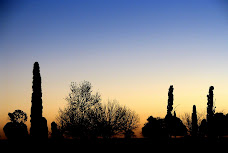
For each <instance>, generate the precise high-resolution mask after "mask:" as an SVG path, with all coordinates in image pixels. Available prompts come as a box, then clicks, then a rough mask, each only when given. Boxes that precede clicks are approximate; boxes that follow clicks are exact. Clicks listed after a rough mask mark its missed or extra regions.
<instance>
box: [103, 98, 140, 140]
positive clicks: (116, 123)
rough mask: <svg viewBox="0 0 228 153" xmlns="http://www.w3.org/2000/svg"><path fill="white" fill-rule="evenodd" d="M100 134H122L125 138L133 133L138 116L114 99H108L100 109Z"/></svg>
mask: <svg viewBox="0 0 228 153" xmlns="http://www.w3.org/2000/svg"><path fill="white" fill-rule="evenodd" d="M101 110H102V111H101V114H102V115H100V116H101V126H100V127H102V130H101V131H102V133H101V134H102V136H103V137H105V138H110V137H112V136H114V135H118V134H124V136H125V138H130V137H132V136H133V135H134V132H133V130H135V129H136V128H137V127H138V126H139V116H138V114H136V113H135V112H134V111H132V110H131V109H129V108H127V107H126V106H121V105H119V103H118V102H116V101H113V102H112V101H108V103H107V104H104V105H102V109H101Z"/></svg>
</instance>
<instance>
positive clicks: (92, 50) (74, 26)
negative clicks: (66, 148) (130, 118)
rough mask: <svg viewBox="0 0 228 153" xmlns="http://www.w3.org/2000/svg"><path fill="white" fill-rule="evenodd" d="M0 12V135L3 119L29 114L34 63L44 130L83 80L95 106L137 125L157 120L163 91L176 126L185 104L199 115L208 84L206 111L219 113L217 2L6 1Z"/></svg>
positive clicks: (225, 65)
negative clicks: (118, 111)
mask: <svg viewBox="0 0 228 153" xmlns="http://www.w3.org/2000/svg"><path fill="white" fill-rule="evenodd" d="M0 6H1V8H0V72H1V73H0V75H1V77H0V129H2V127H3V126H4V125H5V124H6V122H8V121H9V120H8V116H7V114H8V112H13V111H14V110H16V109H21V110H23V111H25V112H26V113H27V114H28V116H29V115H30V107H31V94H32V69H33V64H34V62H35V61H38V62H39V64H40V71H41V77H42V92H43V107H44V108H43V116H45V117H46V118H47V120H48V126H49V130H50V123H51V122H52V121H54V120H55V117H56V115H57V114H58V110H59V108H63V107H64V106H65V105H66V101H65V100H64V98H65V97H66V96H67V94H68V93H69V85H70V83H71V82H81V81H83V80H87V81H90V82H91V83H92V85H93V89H94V91H98V92H100V93H101V95H102V99H103V102H105V101H107V100H108V99H116V100H118V101H119V103H120V104H123V105H126V106H128V107H129V108H131V109H133V110H135V111H136V112H137V113H138V114H139V115H140V118H141V126H143V124H144V123H145V122H146V119H147V117H148V116H150V115H153V116H154V117H164V116H165V115H166V106H167V99H168V88H169V86H170V85H174V107H175V106H177V105H178V107H176V113H177V116H179V117H180V116H181V115H182V114H184V113H185V112H188V113H189V112H191V111H192V106H193V105H194V104H195V105H196V106H197V111H198V112H206V103H207V98H206V95H207V94H208V90H209V86H211V85H213V86H214V87H215V90H214V94H215V105H216V111H223V112H225V113H228V3H227V2H225V1H222V0H217V1H216V0H189V1H183V0H178V1H177V0H173V1H170V0H157V1H155V0H150V1H149V0H81V1H79V0H74V1H73V0H39V1H35V0H34V1H32V0H27V1H25V0H22V1H16V0H12V1H3V2H1V5H0ZM26 124H27V125H28V127H29V126H30V118H28V121H27V122H26ZM0 135H3V134H2V132H1V130H0Z"/></svg>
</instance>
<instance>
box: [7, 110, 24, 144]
mask: <svg viewBox="0 0 228 153" xmlns="http://www.w3.org/2000/svg"><path fill="white" fill-rule="evenodd" d="M8 116H9V118H10V121H11V122H8V123H7V124H6V125H5V126H4V128H3V131H4V133H5V135H6V137H7V138H8V139H9V140H18V141H19V140H24V139H26V138H27V137H28V130H27V126H26V125H25V124H24V122H26V121H27V114H26V113H25V112H23V111H21V110H15V111H14V112H13V113H8Z"/></svg>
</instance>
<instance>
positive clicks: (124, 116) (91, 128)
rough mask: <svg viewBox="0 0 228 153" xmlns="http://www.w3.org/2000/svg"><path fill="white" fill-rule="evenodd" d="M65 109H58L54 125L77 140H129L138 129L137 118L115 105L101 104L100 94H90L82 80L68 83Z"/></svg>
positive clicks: (87, 86)
mask: <svg viewBox="0 0 228 153" xmlns="http://www.w3.org/2000/svg"><path fill="white" fill-rule="evenodd" d="M66 100H67V102H68V106H67V107H66V108H65V109H64V110H62V109H60V111H59V115H58V122H59V125H60V129H62V131H64V132H65V134H66V135H69V136H72V137H80V138H81V139H88V138H96V137H98V136H102V137H104V138H110V137H112V136H113V135H117V134H124V135H125V137H126V138H129V137H131V136H132V134H133V130H134V129H136V128H137V127H138V123H139V117H138V115H137V114H136V113H135V112H134V111H132V110H130V109H128V108H127V107H125V106H121V105H119V104H118V103H117V102H111V101H109V102H108V103H107V104H101V97H100V94H98V93H96V94H92V86H91V84H90V83H89V82H87V81H84V82H82V83H81V84H79V85H77V84H76V83H72V84H71V92H70V94H69V96H68V97H67V98H66Z"/></svg>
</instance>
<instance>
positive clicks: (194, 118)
mask: <svg viewBox="0 0 228 153" xmlns="http://www.w3.org/2000/svg"><path fill="white" fill-rule="evenodd" d="M197 133H198V121H197V114H196V105H193V111H192V136H193V137H196V136H197Z"/></svg>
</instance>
